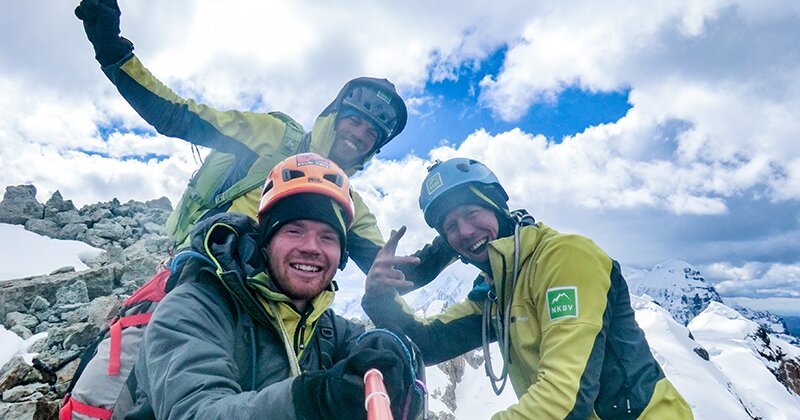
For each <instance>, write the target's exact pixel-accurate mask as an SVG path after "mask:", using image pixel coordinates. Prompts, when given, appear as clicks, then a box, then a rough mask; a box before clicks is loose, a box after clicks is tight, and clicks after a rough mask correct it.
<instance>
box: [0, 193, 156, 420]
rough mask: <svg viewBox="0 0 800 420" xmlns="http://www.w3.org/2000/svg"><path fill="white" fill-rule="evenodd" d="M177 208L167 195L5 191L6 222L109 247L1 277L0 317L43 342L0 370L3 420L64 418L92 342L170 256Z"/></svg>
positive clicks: (0, 215) (1, 207)
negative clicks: (81, 200) (79, 201)
mask: <svg viewBox="0 0 800 420" xmlns="http://www.w3.org/2000/svg"><path fill="white" fill-rule="evenodd" d="M171 211H172V205H171V204H170V202H169V200H168V199H166V198H161V199H158V200H151V201H147V202H138V201H129V202H127V203H124V204H122V203H120V202H119V201H118V200H116V199H114V200H112V201H109V202H105V203H96V204H92V205H87V206H84V207H82V208H81V209H77V208H75V206H74V205H73V203H72V202H71V201H69V200H64V199H63V197H62V196H61V194H60V193H59V192H55V193H54V194H53V195H52V196H51V197H50V199H49V200H47V202H46V203H45V204H40V203H39V202H38V201H36V188H35V187H33V186H31V185H22V186H16V187H8V188H6V193H5V196H4V199H3V201H2V202H0V223H11V224H20V225H24V226H25V229H27V230H30V231H32V232H35V233H38V234H40V235H43V236H48V237H51V238H56V239H70V240H78V241H83V242H86V243H88V244H90V245H92V246H95V247H97V248H101V249H103V250H104V251H105V252H103V253H101V254H100V255H99V256H98V257H97V258H95V259H94V260H92V261H86V262H85V263H86V264H87V265H88V266H89V267H90V268H89V269H88V270H84V271H80V272H76V271H75V269H74V268H73V267H64V268H61V269H58V270H55V271H54V272H53V273H51V274H49V275H46V276H37V277H29V278H24V279H16V280H8V281H3V282H0V321H3V323H4V326H5V328H6V329H7V330H9V331H12V332H14V333H16V334H17V335H19V336H20V337H22V338H24V339H28V338H31V337H33V338H31V339H36V338H38V340H36V341H35V342H34V344H33V345H32V346H31V348H30V350H29V351H30V352H32V353H38V356H37V357H36V358H35V359H34V360H33V365H31V363H30V361H26V360H23V358H21V357H16V358H14V359H12V360H11V361H10V362H9V363H7V364H6V365H5V366H3V367H2V368H0V395H2V401H1V402H0V418H2V419H40V418H41V419H50V418H58V409H59V407H60V402H61V399H62V398H63V395H64V393H65V392H66V389H67V386H68V385H69V382H70V380H71V379H72V377H73V375H74V373H75V370H76V369H77V367H78V364H79V363H80V356H81V355H82V354H83V351H84V349H85V348H86V347H87V345H89V344H91V343H92V342H94V341H95V339H96V337H98V335H99V334H100V333H101V332H102V331H103V330H104V329H105V328H106V327H107V326H108V323H109V320H110V319H111V317H113V316H114V315H115V314H116V309H117V306H118V304H119V303H120V302H121V301H122V300H123V299H124V298H126V297H127V296H129V295H130V293H131V292H133V291H134V290H136V289H137V288H138V287H139V286H141V285H142V284H143V283H144V282H145V281H147V280H148V279H150V277H152V275H153V274H154V273H155V271H156V267H157V265H158V263H159V262H160V261H161V260H162V259H163V258H165V257H166V256H167V255H168V251H169V245H170V243H169V239H168V238H167V237H166V233H165V231H164V223H165V222H166V218H167V216H168V215H169V213H170V212H171Z"/></svg>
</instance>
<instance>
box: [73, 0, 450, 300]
mask: <svg viewBox="0 0 800 420" xmlns="http://www.w3.org/2000/svg"><path fill="white" fill-rule="evenodd" d="M75 14H76V15H77V16H78V18H79V19H81V20H82V21H83V25H84V29H85V31H86V35H87V37H88V38H89V41H90V42H91V43H92V46H93V47H94V51H95V58H96V59H97V61H98V62H99V63H100V65H101V67H102V70H103V72H104V73H105V74H106V76H108V78H109V79H110V80H111V82H112V83H113V84H114V86H116V88H117V90H118V91H119V93H120V94H121V95H122V97H123V98H125V100H126V101H128V103H129V104H130V105H131V106H132V107H133V108H134V109H135V110H136V112H137V113H139V115H140V116H141V117H142V118H144V119H145V121H147V122H148V123H149V124H151V125H152V126H153V127H154V128H155V129H156V131H158V132H159V133H161V134H163V135H166V136H171V137H177V138H180V139H183V140H186V141H188V142H190V143H192V144H193V145H199V146H205V147H208V148H210V149H212V152H211V153H210V154H209V155H208V157H206V159H205V161H204V162H203V164H202V166H201V167H200V169H199V170H198V171H197V172H196V173H195V175H194V176H193V177H192V179H191V181H190V182H189V185H188V187H187V188H186V190H185V192H184V193H183V196H182V198H181V200H180V202H179V203H178V205H177V206H176V208H175V210H174V211H173V213H172V214H171V215H170V217H169V219H168V220H167V233H168V234H169V236H170V238H171V239H172V240H173V241H174V242H175V243H176V245H177V246H178V248H181V247H183V246H186V238H187V236H188V233H189V231H190V230H191V228H192V226H194V225H195V224H196V223H198V222H199V221H201V220H203V219H205V218H207V217H209V216H211V215H214V214H217V213H221V212H234V211H236V212H242V213H244V214H247V215H248V216H250V217H255V215H256V211H257V210H258V200H259V191H260V187H261V186H262V185H263V183H264V177H265V176H266V174H267V173H268V172H269V170H270V169H271V168H272V167H273V166H275V164H276V163H278V162H280V161H281V160H283V159H285V158H286V157H288V156H291V155H294V154H296V153H302V152H314V153H318V154H320V155H321V156H324V157H328V158H330V159H331V160H333V161H334V162H336V163H337V164H338V165H339V166H341V167H342V168H343V169H344V171H345V172H346V173H347V174H348V175H349V176H352V175H353V174H354V173H355V172H357V171H358V170H360V169H362V168H363V167H364V165H365V163H366V162H367V161H368V160H369V159H370V158H372V156H374V155H375V154H377V153H378V152H379V151H380V149H381V148H382V147H383V146H385V145H386V144H387V143H388V142H389V141H391V140H392V139H393V138H395V137H396V136H397V135H398V134H400V132H402V131H403V128H404V127H405V125H406V119H407V111H406V106H405V103H404V102H403V99H402V98H401V97H400V95H398V94H397V91H396V90H395V87H394V85H393V84H392V83H390V82H389V81H388V80H386V79H376V78H371V77H359V78H356V79H353V80H351V81H350V82H348V83H347V84H345V86H344V87H343V88H342V90H341V91H340V92H339V94H338V95H337V97H336V98H335V99H334V100H333V102H331V104H330V105H328V106H327V107H326V108H325V110H323V111H322V113H321V114H320V115H319V117H317V119H316V121H315V123H314V127H313V128H312V130H311V132H305V130H304V129H303V127H302V126H301V125H300V124H299V123H297V122H296V121H295V120H294V119H292V118H291V117H289V116H288V115H286V114H283V113H281V112H270V113H255V112H240V111H225V112H222V111H217V110H215V109H213V108H211V107H209V106H206V105H201V104H198V103H196V102H195V101H194V100H191V99H184V98H181V97H179V96H178V95H177V94H176V93H175V92H173V91H172V90H170V89H169V88H168V87H167V86H165V85H164V84H162V83H161V82H160V81H159V80H158V79H156V78H155V76H154V75H153V74H152V73H150V71H149V70H147V68H145V67H144V65H143V64H142V63H141V61H139V58H138V57H137V56H136V55H134V54H133V44H132V43H131V42H130V41H128V40H127V39H125V38H123V37H121V36H120V27H119V26H120V15H121V12H120V9H119V6H118V4H117V0H82V1H81V3H80V5H79V6H78V7H77V8H76V9H75ZM353 202H354V205H355V220H354V223H353V227H352V228H351V230H350V231H349V233H348V236H349V237H348V241H347V243H348V249H347V251H348V253H349V255H350V258H351V259H353V261H355V263H356V264H357V265H358V266H359V268H361V270H362V271H364V272H365V273H366V272H367V270H369V267H370V266H371V265H372V261H373V259H374V258H375V255H376V254H377V252H378V250H379V249H380V247H381V246H383V243H384V241H383V237H382V235H381V233H380V231H379V230H378V227H377V225H376V221H375V216H374V215H373V214H372V213H371V212H370V210H369V209H368V208H367V206H366V204H365V203H364V201H363V200H362V198H361V197H360V196H359V195H358V194H356V193H354V194H353ZM432 245H433V246H431V247H427V248H426V249H424V250H423V251H421V252H420V253H419V256H420V257H421V260H422V263H421V264H420V265H419V266H416V267H412V268H409V272H408V274H409V278H413V279H414V280H415V281H416V282H418V283H419V284H424V283H427V282H428V281H430V280H431V279H432V278H434V277H435V276H436V275H437V274H438V273H439V272H440V271H441V269H442V268H443V267H444V266H446V265H447V264H449V263H450V262H452V260H453V258H454V254H453V253H452V250H449V249H448V247H446V246H443V245H444V244H443V241H441V240H438V241H436V242H434V243H433V244H432Z"/></svg>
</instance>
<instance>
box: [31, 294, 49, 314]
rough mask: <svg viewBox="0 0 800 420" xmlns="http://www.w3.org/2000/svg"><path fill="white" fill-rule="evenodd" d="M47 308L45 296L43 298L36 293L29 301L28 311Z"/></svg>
mask: <svg viewBox="0 0 800 420" xmlns="http://www.w3.org/2000/svg"><path fill="white" fill-rule="evenodd" d="M49 308H50V302H48V301H47V299H45V298H43V297H41V296H39V295H36V297H34V298H33V302H31V309H30V311H31V312H32V313H36V312H41V311H45V310H47V309H49Z"/></svg>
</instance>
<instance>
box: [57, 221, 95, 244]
mask: <svg viewBox="0 0 800 420" xmlns="http://www.w3.org/2000/svg"><path fill="white" fill-rule="evenodd" d="M87 230H89V228H88V227H87V226H86V225H85V224H83V223H67V224H66V225H64V227H63V228H61V231H60V232H59V233H58V238H59V239H69V240H79V239H78V238H80V237H82V236H83V235H85V234H86V231H87Z"/></svg>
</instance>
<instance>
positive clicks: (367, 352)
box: [292, 348, 403, 420]
mask: <svg viewBox="0 0 800 420" xmlns="http://www.w3.org/2000/svg"><path fill="white" fill-rule="evenodd" d="M402 364H403V362H402V360H401V359H398V358H397V357H396V356H395V355H394V353H392V352H390V351H384V350H377V349H369V348H363V349H361V350H360V351H358V352H353V353H351V354H350V356H348V357H347V358H346V359H344V360H341V361H339V362H338V363H336V364H335V365H333V367H331V368H330V369H328V370H321V371H316V372H305V373H303V374H302V375H300V376H298V377H297V379H295V381H294V383H293V384H292V399H293V400H294V409H295V412H296V413H297V417H298V418H299V419H323V420H349V419H366V418H367V412H366V410H365V409H364V373H365V372H366V371H367V370H369V369H371V368H373V367H374V368H378V369H379V370H380V371H381V372H384V371H388V370H389V369H391V367H392V366H396V365H402ZM385 375H386V374H385V373H384V378H386V376H385ZM387 387H388V384H387ZM390 395H391V394H390ZM398 419H399V418H398Z"/></svg>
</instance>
